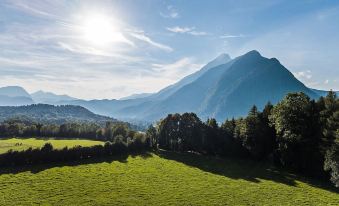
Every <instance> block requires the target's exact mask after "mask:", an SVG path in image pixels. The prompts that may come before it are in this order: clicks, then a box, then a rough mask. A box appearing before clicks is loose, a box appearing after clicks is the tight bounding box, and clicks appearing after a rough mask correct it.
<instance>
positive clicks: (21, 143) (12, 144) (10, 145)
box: [0, 138, 104, 154]
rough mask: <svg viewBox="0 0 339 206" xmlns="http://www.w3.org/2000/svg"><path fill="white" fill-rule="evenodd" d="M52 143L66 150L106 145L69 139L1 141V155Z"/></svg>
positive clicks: (14, 139)
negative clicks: (67, 148)
mask: <svg viewBox="0 0 339 206" xmlns="http://www.w3.org/2000/svg"><path fill="white" fill-rule="evenodd" d="M47 142H50V143H51V144H52V145H53V146H54V147H55V148H60V149H61V148H64V147H66V146H67V147H74V146H76V145H80V146H84V147H85V146H93V145H98V144H104V143H103V142H100V141H92V140H68V139H61V140H60V139H35V138H29V139H17V138H11V139H0V154H2V153H5V152H7V151H8V150H10V149H13V150H18V151H19V150H24V149H28V148H29V147H32V148H37V147H42V146H43V145H44V144H45V143H47Z"/></svg>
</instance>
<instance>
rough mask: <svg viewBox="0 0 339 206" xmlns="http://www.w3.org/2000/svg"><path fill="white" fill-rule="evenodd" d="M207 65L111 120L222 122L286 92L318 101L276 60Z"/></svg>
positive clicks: (254, 55)
mask: <svg viewBox="0 0 339 206" xmlns="http://www.w3.org/2000/svg"><path fill="white" fill-rule="evenodd" d="M208 65H209V64H207V65H206V66H205V67H204V68H202V69H201V70H200V71H198V72H196V73H194V74H192V75H190V76H188V77H185V78H184V79H183V80H181V81H180V82H178V83H177V84H174V85H172V86H170V87H168V88H165V89H163V90H161V91H159V92H158V93H156V94H154V95H151V96H150V97H148V99H147V98H146V99H140V100H139V103H137V104H135V105H131V106H126V107H123V108H122V109H120V110H118V111H115V112H114V115H115V117H117V118H135V119H147V120H158V119H160V118H162V117H164V116H165V115H167V114H168V113H174V112H179V113H182V112H195V113H197V114H198V115H199V116H200V117H202V118H207V117H215V118H217V120H219V121H223V120H224V119H225V118H232V117H239V116H243V115H246V114H247V112H248V110H249V109H250V107H251V106H253V105H254V104H255V105H257V106H258V107H259V109H261V108H263V107H264V105H265V104H266V103H267V102H268V101H270V102H271V103H277V102H278V101H279V100H281V99H282V98H283V97H284V96H285V95H286V94H287V93H289V92H304V93H306V94H307V95H309V96H310V97H311V98H318V97H319V95H318V94H317V93H315V92H314V91H312V90H311V89H309V88H307V87H306V86H305V85H304V84H303V83H301V82H300V81H299V80H297V79H296V78H295V77H294V76H293V74H292V73H291V72H290V71H288V70H287V69H286V68H285V67H284V66H283V65H281V64H280V62H279V61H278V60H277V59H275V58H271V59H268V58H265V57H263V56H261V55H260V53H259V52H257V51H250V52H248V53H246V54H244V55H242V56H239V57H237V58H235V59H232V60H230V61H227V62H226V63H224V64H220V65H213V67H209V66H208Z"/></svg>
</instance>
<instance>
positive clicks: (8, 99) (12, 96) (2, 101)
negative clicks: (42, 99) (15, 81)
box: [0, 86, 34, 106]
mask: <svg viewBox="0 0 339 206" xmlns="http://www.w3.org/2000/svg"><path fill="white" fill-rule="evenodd" d="M33 103H34V101H33V100H32V98H31V96H30V95H29V94H28V92H27V91H26V90H25V89H24V88H22V87H18V86H8V87H1V88H0V106H19V105H28V104H33Z"/></svg>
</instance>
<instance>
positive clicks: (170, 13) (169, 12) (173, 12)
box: [160, 5, 180, 19]
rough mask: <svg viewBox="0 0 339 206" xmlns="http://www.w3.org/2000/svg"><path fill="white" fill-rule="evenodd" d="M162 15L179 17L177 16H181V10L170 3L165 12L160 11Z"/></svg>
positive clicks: (172, 17) (173, 17)
mask: <svg viewBox="0 0 339 206" xmlns="http://www.w3.org/2000/svg"><path fill="white" fill-rule="evenodd" d="M160 16H162V17H164V18H171V19H177V18H179V17H180V15H179V12H178V11H177V9H176V8H175V7H174V6H172V5H168V6H167V7H166V11H165V12H160Z"/></svg>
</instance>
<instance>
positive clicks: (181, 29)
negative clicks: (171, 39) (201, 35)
mask: <svg viewBox="0 0 339 206" xmlns="http://www.w3.org/2000/svg"><path fill="white" fill-rule="evenodd" d="M166 29H167V30H168V31H171V32H174V33H187V32H190V31H192V30H193V29H194V27H178V26H175V27H167V28H166Z"/></svg>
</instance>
